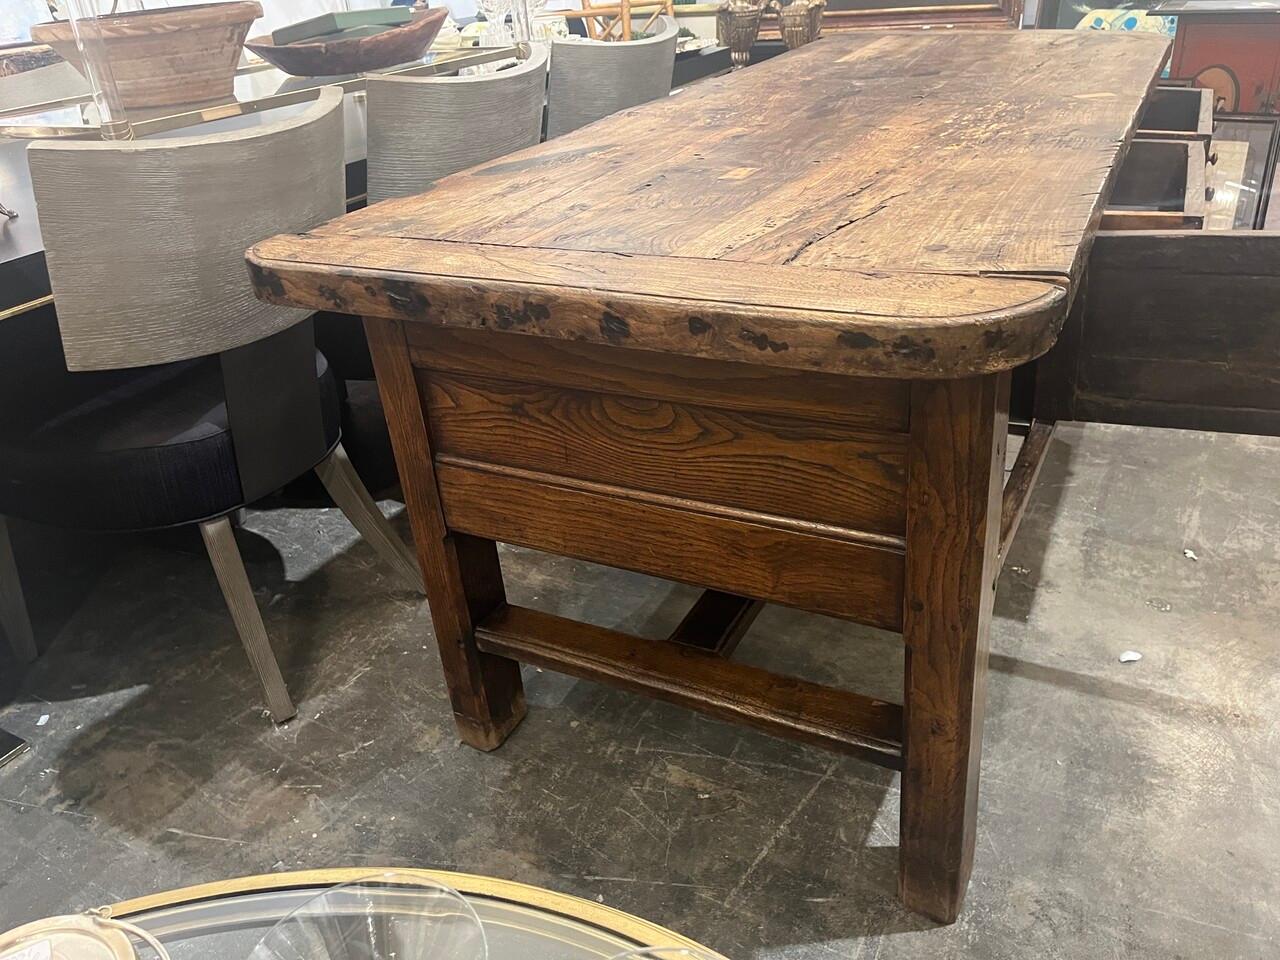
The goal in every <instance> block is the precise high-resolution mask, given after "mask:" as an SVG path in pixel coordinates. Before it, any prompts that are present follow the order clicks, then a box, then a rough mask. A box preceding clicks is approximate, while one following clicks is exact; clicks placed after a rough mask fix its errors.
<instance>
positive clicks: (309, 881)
mask: <svg viewBox="0 0 1280 960" xmlns="http://www.w3.org/2000/svg"><path fill="white" fill-rule="evenodd" d="M379 873H402V874H408V875H410V876H414V877H421V878H423V879H425V880H432V881H435V882H436V883H442V884H444V885H446V886H449V887H452V888H453V889H455V890H457V891H458V892H459V893H462V894H470V895H473V896H481V897H489V898H491V899H495V900H506V901H508V902H511V903H515V904H519V905H521V906H525V907H532V908H534V909H537V910H542V911H544V912H546V913H553V914H558V915H560V916H562V917H568V918H570V919H572V920H577V921H579V922H581V923H586V924H590V925H591V926H594V927H599V928H600V929H602V930H605V931H607V932H609V933H613V934H616V935H618V936H621V937H625V938H627V939H629V940H633V941H635V942H636V943H638V944H640V945H641V946H646V947H693V948H697V949H700V950H704V951H707V952H708V953H710V955H711V956H712V957H714V958H717V960H726V958H725V957H722V956H721V955H720V954H717V953H714V952H712V951H709V950H707V948H706V947H704V946H702V945H701V944H699V943H697V942H695V941H693V940H690V939H689V938H688V937H684V936H681V935H680V934H678V933H676V932H675V931H673V930H668V929H667V928H666V927H662V926H659V925H658V924H656V923H651V922H650V921H648V920H643V919H641V918H640V917H635V916H632V915H631V914H629V913H623V912H622V911H621V910H615V909H614V908H613V907H606V906H605V905H604V904H602V903H593V902H592V901H590V900H583V899H582V898H581V897H575V896H571V895H570V894H566V893H556V892H555V891H553V890H545V889H543V888H542V887H534V886H530V885H529V884H527V883H520V882H518V881H515V880H501V879H499V878H497V877H482V876H477V875H475V874H470V873H454V872H453V871H450V870H421V869H413V868H409V867H340V868H334V869H328V870H299V871H295V872H292V873H265V874H258V875H255V876H248V877H237V878H235V879H232V880H219V881H215V882H213V883H202V884H197V885H196V886H192V887H183V888H181V889H178V890H169V891H166V892H164V893H154V894H150V895H149V896H145V897H136V898H134V899H133V900H125V901H123V902H121V903H116V904H113V905H111V906H109V907H104V908H103V909H104V910H105V912H106V915H107V916H109V917H114V918H116V919H129V918H135V919H136V915H137V914H140V913H145V912H148V911H152V910H160V909H163V908H166V907H176V906H181V905H184V904H190V903H197V902H199V901H202V900H217V899H220V898H222V897H229V896H236V895H238V894H242V893H261V892H263V891H267V890H289V889H294V888H297V887H317V886H333V885H335V884H339V883H348V882H350V881H352V880H361V879H364V878H365V877H371V876H375V875H377V874H379Z"/></svg>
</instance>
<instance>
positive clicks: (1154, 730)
mask: <svg viewBox="0 0 1280 960" xmlns="http://www.w3.org/2000/svg"><path fill="white" fill-rule="evenodd" d="M1277 478H1280V441H1277V440H1272V439H1256V438H1249V437H1238V436H1227V435H1214V434H1198V433H1182V432H1174V431H1158V430H1136V429H1129V428H1112V427H1098V426H1091V427H1087V428H1081V427H1067V428H1064V429H1063V430H1061V431H1059V435H1058V439H1055V441H1054V443H1053V446H1052V449H1051V451H1050V455H1049V458H1048V461H1047V463H1046V465H1045V468H1044V472H1043V474H1042V479H1041V481H1040V485H1039V487H1038V488H1037V490H1036V492H1035V494H1034V498H1033V500H1032V505H1031V507H1030V510H1029V513H1028V515H1027V517H1026V520H1025V522H1024V525H1023V528H1022V531H1021V533H1020V535H1019V538H1018V541H1017V543H1016V544H1015V546H1014V548H1013V551H1012V553H1011V555H1010V557H1009V562H1008V565H1007V566H1006V568H1005V571H1004V574H1003V578H1002V580H1001V583H1000V590H999V594H998V599H997V601H996V617H995V621H994V628H993V637H992V650H993V653H992V664H991V665H992V674H991V681H990V692H989V705H988V712H987V721H986V741H985V744H986V745H985V755H984V759H983V770H982V801H981V810H980V815H979V820H978V843H977V857H976V862H975V866H974V872H973V882H972V885H971V887H970V890H969V897H968V902H967V906H966V909H965V912H964V914H963V916H962V917H961V919H960V921H959V922H958V923H956V924H955V925H954V926H952V927H948V928H942V927H937V926H935V925H933V924H931V923H929V922H927V921H924V920H922V919H920V918H918V917H916V916H913V915H912V914H909V913H906V912H904V911H903V910H902V909H901V908H900V907H899V906H898V904H897V902H896V899H895V896H894V884H895V875H896V862H897V848H896V843H897V821H898V790H897V785H896V778H895V777H894V776H893V775H891V774H890V773H889V772H887V771H883V770H880V769H878V768H876V767H874V766H870V765H867V764H864V763H861V762H858V761H855V760H852V759H846V758H840V757H836V756H833V755H829V754H826V753H823V752H821V751H818V750H815V749H809V748H806V747H803V746H799V745H795V744H790V743H785V742H781V741H777V740H773V739H770V738H768V737H766V736H763V735H758V734H755V733H753V732H750V731H744V730H741V729H738V728H734V727H731V726H728V725H725V724H722V723H719V722H716V721H712V720H707V719H703V718H700V717H698V716H695V715H693V714H691V713H688V712H686V711H683V710H681V709H678V708H675V707H669V706H666V705H664V704H659V703H655V702H652V701H649V700H645V699H642V698H639V697H635V696H631V695H628V694H624V693H619V692H614V691H610V690H608V689H605V688H602V687H599V686H596V685H593V684H589V683H583V682H576V681H573V680H571V679H568V678H565V677H561V676H558V675H555V674H552V673H539V672H536V671H530V672H528V673H527V676H526V681H525V682H526V686H527V691H528V696H529V701H530V710H529V716H528V719H527V720H526V721H525V722H524V725H523V726H522V727H521V728H520V730H519V731H517V733H516V735H515V736H513V737H512V739H511V740H510V741H509V742H508V743H507V745H506V746H505V747H503V748H502V749H501V750H500V751H498V752H496V753H494V754H490V755H482V754H479V753H476V752H474V751H471V750H469V749H466V748H462V747H459V746H458V744H457V741H456V739H455V737H454V734H453V728H452V723H451V719H450V715H449V708H448V704H447V700H446V696H445V692H444V687H443V683H442V681H441V676H440V670H439V666H438V664H437V660H436V655H435V652H434V642H433V640H432V637H431V626H430V621H429V619H428V616H427V611H426V606H425V604H424V603H423V602H422V601H421V600H420V599H419V598H417V597H415V596H412V595H409V594H406V593H404V592H401V591H399V590H398V589H397V588H396V587H395V585H394V584H393V582H392V581H391V580H390V578H389V577H388V576H387V575H386V574H385V573H384V571H383V570H382V569H380V568H379V567H378V566H377V565H376V564H375V561H374V557H373V554H372V552H371V551H370V550H369V548H368V547H367V546H365V545H364V544H363V543H362V542H360V541H358V540H357V539H356V537H355V534H354V532H353V531H352V530H351V529H350V528H349V527H348V526H347V525H346V524H345V523H344V521H343V520H342V519H341V517H340V515H339V514H338V513H337V512H336V511H334V510H283V509H281V510H274V511H260V512H253V513H251V514H250V515H249V517H248V520H247V522H246V525H245V528H244V529H243V530H241V531H240V534H241V544H242V548H243V549H244V551H245V553H246V555H247V556H248V558H249V562H250V577H251V579H252V581H253V582H254V584H255V585H256V586H257V588H258V598H259V602H260V604H261V605H262V607H263V608H264V610H265V612H266V618H267V624H268V628H269V630H270V631H271V633H272V636H273V639H274V642H275V645H276V648H277V650H278V651H279V654H280V658H281V661H282V663H283V665H284V671H285V676H286V679H287V680H288V681H289V684H290V686H291V688H292V690H293V691H294V694H295V696H296V697H297V698H298V700H299V701H300V713H299V716H298V718H297V719H296V720H294V721H293V722H291V723H290V724H288V725H287V726H285V727H282V728H275V727H273V726H272V725H271V724H270V723H269V722H268V721H266V720H264V719H263V718H262V715H261V708H260V706H259V703H260V698H259V694H258V690H257V689H256V688H255V684H254V682H253V679H252V677H251V675H250V672H249V669H248V666H247V664H246V662H245V660H244V657H243V654H242V653H241V651H240V648H239V646H238V644H237V642H236V639H235V635H234V633H233V631H232V627H231V623H230V620H229V619H228V617H227V615H226V612H225V610H224V609H223V606H222V601H221V598H220V596H219V594H218V592H217V588H216V586H215V583H214V579H213V576H212V575H211V573H210V571H209V569H208V567H207V564H206V561H205V559H204V557H203V554H202V553H201V549H200V546H199V543H198V539H197V538H196V537H194V536H193V535H192V534H191V533H190V532H189V531H188V532H186V533H181V534H178V533H171V534H165V535H152V536H137V537H115V538H93V537H83V536H80V535H75V534H65V533H54V532H52V531H48V530H40V529H36V528H32V527H21V528H19V529H18V530H17V532H16V534H15V538H16V539H17V541H18V543H17V549H18V551H19V562H20V564H21V566H22V568H23V572H24V577H25V578H26V581H27V587H28V593H29V596H30V599H31V605H32V607H33V613H34V616H35V619H36V621H37V625H36V626H37V631H38V633H39V635H40V637H41V643H42V645H43V646H46V647H47V650H46V652H45V654H44V656H43V657H42V658H41V659H40V660H39V661H38V662H37V663H36V664H35V665H33V666H32V667H31V668H30V669H29V670H28V671H26V673H25V675H19V674H18V673H17V671H16V670H15V669H14V666H13V664H12V661H9V660H0V678H3V679H0V703H5V702H8V706H6V707H4V708H3V709H0V726H3V727H7V728H8V729H10V730H12V731H13V732H15V733H18V734H20V735H22V736H24V737H27V738H29V739H30V740H31V742H32V744H33V749H32V751H31V752H30V753H28V754H27V755H26V756H24V757H23V758H21V759H20V760H18V761H16V762H14V763H13V764H11V765H10V766H9V767H7V768H4V769H2V770H0V928H2V927H5V926H8V925H12V924H16V923H18V922H20V921H24V920H27V919H30V918H32V917H35V916H37V915H43V914H47V913H52V912H60V911H65V910H67V909H71V908H80V907H84V906H88V905H93V904H98V903H104V902H110V901H114V900H117V899H122V898H125V897H129V896H133V895H137V894H142V893H146V892H149V891H153V890H157V889H161V888H168V887H174V886H179V885H184V884H188V883H194V882H198V881H204V880H212V879H217V878H223V877H228V876H233V875H239V874H246V873H253V872H260V871H269V870H283V869H298V868H304V867H319V866H332V865H345V864H355V865H363V864H369V865H422V866H427V865H430V866H438V867H445V868H450V869H458V870H465V871H470V872H475V873H487V874H493V875H497V876H503V877H511V878H516V879H519V880H523V881H526V882H530V883H534V884H541V885H544V886H547V887H552V888H555V889H557V890H562V891H566V892H570V893H574V894H578V895H581V896H585V897H589V898H592V899H596V898H602V899H603V900H604V902H606V903H609V904H612V905H614V906H616V907H619V908H621V909H624V910H628V911H631V912H633V913H637V914H640V915H643V916H645V917H648V918H650V919H653V920H656V921H658V922H661V923H664V924H666V925H668V926H671V927H674V928H676V929H678V930H680V931H682V932H684V933H686V934H688V935H690V936H692V937H694V938H695V939H699V940H701V941H703V942H705V943H706V944H708V945H709V946H712V947H714V948H716V949H718V950H721V951H723V952H724V953H726V954H727V955H729V956H730V957H732V958H735V960H747V958H761V960H763V958H784V957H785V958H802V957H803V958H809V957H827V956H838V957H883V958H890V957H929V958H943V957H984V958H985V957H991V958H995V957H1009V958H1015V957H1016V958H1032V957H1034V958H1042V957H1080V958H1090V960H1096V958H1099V957H1142V958H1163V957H1169V958H1173V957H1194V958H1245V957H1258V958H1262V957H1267V958H1272V957H1275V956H1277V954H1278V953H1280V868H1277V863H1280V723H1277V721H1276V717H1277V715H1280V487H1278V486H1277ZM399 523H400V524H401V527H402V529H403V526H404V524H403V518H401V519H400V521H399ZM1184 549H1190V550H1192V551H1194V553H1195V555H1196V556H1197V557H1198V558H1199V559H1198V560H1193V559H1190V558H1188V557H1187V556H1185V555H1184V553H1183V551H1184ZM505 559H506V563H507V570H508V574H507V579H508V584H509V588H508V589H509V593H510V594H511V595H512V597H513V599H515V600H516V601H517V602H520V603H530V604H537V605H545V606H547V607H549V608H552V609H556V610H558V611H561V612H565V613H568V614H570V615H577V616H580V617H582V618H584V619H590V620H594V621H596V622H599V623H604V624H610V625H616V626H619V627H620V628H623V629H627V630H632V631H637V632H643V633H649V634H652V635H655V636H660V635H663V634H664V633H665V632H666V631H667V630H669V629H670V627H671V626H673V625H674V623H675V622H676V621H677V620H678V619H679V617H680V615H681V614H682V612H683V609H684V606H685V605H686V604H687V603H688V602H689V600H690V599H691V597H692V595H693V594H692V591H690V590H688V589H686V588H683V587H675V586H672V585H670V584H666V583H662V582H658V581H654V580H650V579H647V578H644V577H639V576H635V575H631V574H626V573H622V572H618V571H610V570H605V569H602V568H598V567H592V566H589V565H586V564H579V563H574V562H570V561H566V560H561V559H556V558H551V557H546V556H542V555H538V554H534V553H530V552H527V551H517V550H509V551H506V553H505ZM779 638H785V641H786V642H785V643H781V642H778V639H779ZM1125 650H1137V651H1140V652H1141V653H1142V654H1143V658H1142V660H1141V661H1140V662H1138V663H1131V664H1122V663H1120V662H1119V661H1118V656H1119V654H1120V653H1121V652H1122V651H1125ZM3 656H5V654H3V653H0V657H3ZM740 656H742V657H743V658H744V659H748V660H750V661H752V662H757V663H761V664H768V665H772V666H774V667H776V668H778V669H783V670H787V671H791V672H794V673H798V674H801V675H804V676H807V677H810V678H813V679H818V680H822V681H825V682H831V683H841V684H846V685H849V686H851V687H856V688H857V689H860V690H863V691H866V692H870V693H875V694H879V695H882V696H890V697H897V696H898V695H899V688H900V684H901V681H900V670H901V651H900V644H899V642H898V641H897V640H896V639H895V638H894V637H892V636H889V635H885V634H879V633H877V632H876V631H872V630H866V629H860V628H856V627H851V626H849V625H846V624H840V623H837V622H835V621H832V620H827V619H824V618H821V617H816V616H809V615H800V614H796V613H792V612H788V611H783V610H779V609H770V610H769V611H767V612H766V613H765V614H764V615H763V616H762V617H761V618H760V619H759V620H758V621H757V623H756V625H755V626H754V627H753V628H752V631H751V633H750V634H749V635H748V637H747V640H746V641H745V642H744V644H743V646H742V647H741V648H740ZM10 695H11V697H10ZM44 715H48V721H47V722H46V723H45V724H44V725H39V720H40V718H41V717H42V716H44ZM232 960H234V958H232Z"/></svg>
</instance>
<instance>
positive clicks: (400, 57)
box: [245, 7, 449, 77]
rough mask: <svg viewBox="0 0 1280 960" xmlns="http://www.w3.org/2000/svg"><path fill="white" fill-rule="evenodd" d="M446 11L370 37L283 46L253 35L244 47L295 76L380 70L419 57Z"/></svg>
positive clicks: (428, 13)
mask: <svg viewBox="0 0 1280 960" xmlns="http://www.w3.org/2000/svg"><path fill="white" fill-rule="evenodd" d="M448 13H449V10H448V8H447V7H433V8H431V9H430V10H427V11H426V12H425V13H423V14H422V15H421V16H415V17H414V18H413V20H411V21H410V22H409V23H406V24H405V25H404V26H402V27H392V28H391V29H390V30H384V31H383V32H382V33H375V34H374V35H373V36H371V37H353V38H350V39H346V40H324V39H318V40H314V41H300V42H298V43H288V44H284V45H283V46H276V45H275V44H274V43H272V41H271V38H270V37H254V38H253V39H252V40H250V41H249V42H248V43H246V44H245V46H246V47H248V48H249V49H250V50H252V51H253V52H254V53H256V54H257V55H258V56H260V57H261V58H262V59H263V60H266V61H267V62H268V63H270V64H273V65H275V66H277V67H279V68H280V69H281V70H283V71H284V72H285V73H288V74H292V75H293V76H295V77H330V76H335V75H338V74H346V73H361V72H363V71H365V70H381V69H383V68H385V67H394V66H397V65H398V64H401V63H409V62H410V61H411V60H417V59H419V58H420V57H422V55H423V54H424V53H426V52H427V47H429V46H431V41H432V40H434V39H435V38H436V34H437V33H439V32H440V28H441V27H442V26H443V25H444V18H445V17H446V16H447V15H448Z"/></svg>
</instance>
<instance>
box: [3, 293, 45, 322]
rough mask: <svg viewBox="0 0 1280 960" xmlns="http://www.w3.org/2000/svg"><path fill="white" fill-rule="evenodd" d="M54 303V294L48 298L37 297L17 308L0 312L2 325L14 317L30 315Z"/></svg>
mask: <svg viewBox="0 0 1280 960" xmlns="http://www.w3.org/2000/svg"><path fill="white" fill-rule="evenodd" d="M51 303H53V294H52V293H50V294H48V295H47V296H43V297H36V299H34V300H28V301H27V302H26V303H20V304H18V305H17V306H16V307H9V308H8V309H7V310H0V323H4V321H6V320H10V319H12V318H13V317H20V316H22V315H23V314H24V313H30V312H31V311H32V310H39V309H40V308H41V307H47V306H48V305H49V304H51Z"/></svg>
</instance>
